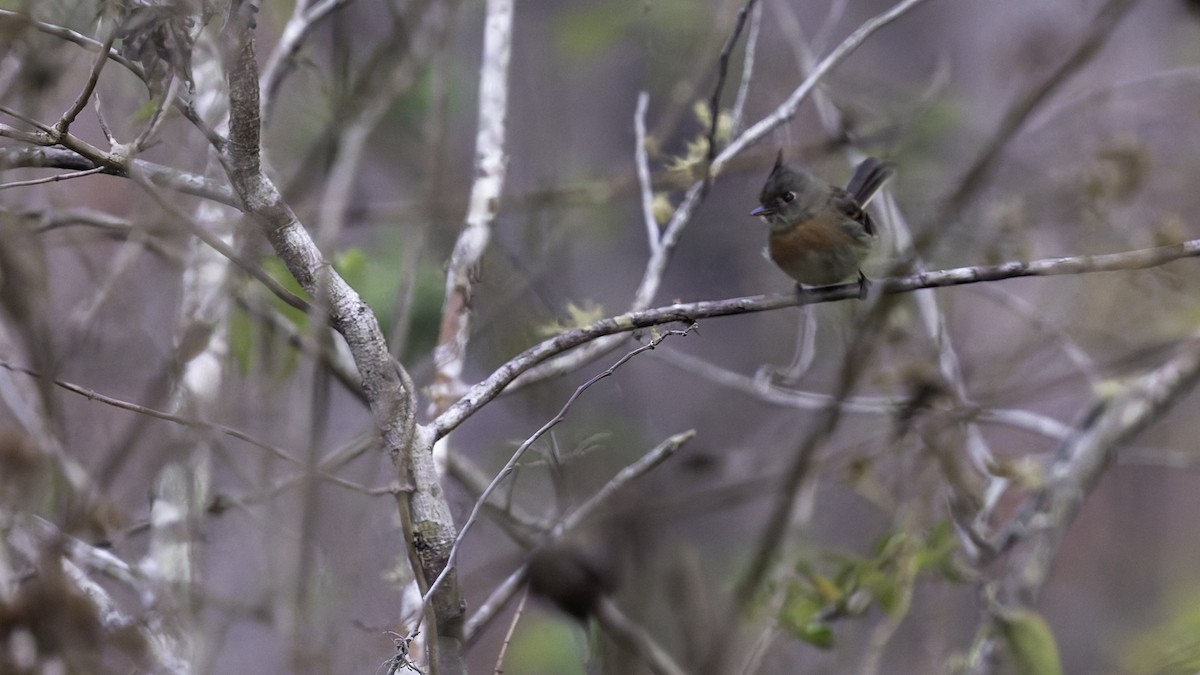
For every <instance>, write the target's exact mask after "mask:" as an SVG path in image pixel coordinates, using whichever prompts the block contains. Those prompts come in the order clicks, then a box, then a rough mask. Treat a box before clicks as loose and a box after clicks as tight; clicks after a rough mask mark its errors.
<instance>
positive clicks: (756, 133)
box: [712, 0, 925, 174]
mask: <svg viewBox="0 0 1200 675" xmlns="http://www.w3.org/2000/svg"><path fill="white" fill-rule="evenodd" d="M922 2H925V0H903V1H902V2H899V3H896V4H895V5H894V6H892V7H891V8H890V9H888V10H887V11H886V12H883V13H881V14H878V15H876V16H874V17H872V18H871V19H868V20H867V21H866V22H864V23H863V25H861V26H859V27H858V29H857V30H855V31H854V32H853V33H851V34H850V36H849V37H847V38H846V39H845V40H843V41H842V43H841V44H839V45H838V46H837V47H835V48H834V50H833V51H832V52H830V53H829V55H828V56H826V57H825V58H824V59H821V62H820V63H818V64H817V66H816V67H815V68H813V69H812V72H810V73H809V74H808V77H806V78H804V82H802V83H801V84H800V86H799V87H796V89H795V90H794V91H793V92H792V94H791V95H790V96H788V98H787V100H786V101H784V102H783V103H782V104H780V105H779V107H777V108H776V109H775V110H774V111H773V112H772V113H771V114H769V115H767V116H766V117H764V118H762V119H761V120H759V121H758V122H757V123H756V124H754V126H752V127H750V128H749V129H747V130H746V131H745V133H743V134H741V135H740V136H738V137H737V138H736V139H734V141H733V142H731V143H730V144H729V145H728V146H726V148H725V149H724V150H722V151H721V154H720V155H718V156H717V158H716V159H715V160H713V167H712V171H713V173H714V174H716V173H718V172H719V171H720V168H721V167H722V166H724V165H725V163H726V162H728V161H729V160H731V159H733V158H734V157H736V156H737V155H738V154H739V153H741V152H742V151H743V150H745V149H746V148H747V147H749V146H750V145H753V144H754V143H757V142H758V141H759V140H761V139H762V137H763V136H766V135H767V134H768V133H770V132H771V131H772V130H774V129H775V127H778V126H779V125H781V124H783V123H784V122H786V121H788V120H790V119H791V118H792V117H794V116H795V115H796V111H797V110H798V109H799V107H800V104H801V103H802V102H803V101H804V99H805V98H807V97H808V94H809V93H810V92H811V91H812V89H813V87H815V86H816V85H817V82H819V81H820V80H821V78H822V77H824V76H825V74H826V73H827V72H829V71H830V70H832V69H833V68H834V67H835V66H837V65H838V64H839V63H841V62H842V61H843V60H845V58H846V57H847V56H849V55H850V54H851V53H852V52H853V51H854V50H855V49H858V47H859V46H861V45H862V43H864V42H866V40H867V38H869V37H871V36H872V35H873V34H875V32H876V31H878V30H879V29H880V28H883V27H884V26H886V25H888V24H889V23H891V22H893V21H895V20H896V19H898V18H900V17H901V16H903V15H904V14H906V13H907V12H908V11H909V10H911V9H913V8H914V7H916V6H917V5H919V4H921V3H922Z"/></svg>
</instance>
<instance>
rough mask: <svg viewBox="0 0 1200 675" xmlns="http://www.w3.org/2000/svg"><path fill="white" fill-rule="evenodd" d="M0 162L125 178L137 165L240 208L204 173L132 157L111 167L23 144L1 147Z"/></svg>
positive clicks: (180, 187) (27, 138)
mask: <svg viewBox="0 0 1200 675" xmlns="http://www.w3.org/2000/svg"><path fill="white" fill-rule="evenodd" d="M5 129H9V130H12V131H15V132H16V133H17V134H20V136H10V137H13V138H18V140H21V141H24V142H26V143H30V144H34V145H38V144H40V143H41V141H42V140H43V139H41V138H40V137H38V136H36V135H34V134H28V133H26V132H20V131H17V130H14V129H12V128H11V127H5V126H4V125H0V136H4V135H8V134H5V133H4V130H5ZM0 165H2V166H5V167H9V168H17V167H20V168H31V169H36V168H55V169H73V170H78V171H87V170H89V169H95V168H98V167H99V168H100V173H104V174H108V175H111V176H123V177H127V176H128V173H129V170H130V169H131V168H137V169H138V170H139V171H141V172H143V173H144V174H145V175H146V177H147V178H148V179H149V180H150V181H151V182H152V183H154V184H155V185H159V186H162V187H166V188H170V189H172V190H175V191H177V192H181V193H183V194H187V195H192V196H194V197H201V198H203V199H211V200H212V201H215V202H220V203H222V204H225V205H227V206H232V207H234V208H241V203H240V202H239V201H238V197H237V195H235V194H234V193H233V190H231V189H230V188H229V186H228V185H221V184H218V183H216V182H215V181H211V180H209V179H207V178H205V177H204V176H200V175H198V174H194V173H189V172H187V171H181V170H179V169H174V168H171V167H167V166H163V165H161V164H155V163H154V162H147V161H145V160H141V159H134V160H131V161H130V162H129V163H128V165H125V166H113V165H111V164H107V163H104V162H97V161H94V160H93V159H91V158H89V157H84V156H82V155H80V154H79V153H77V152H75V151H73V150H69V149H67V148H58V147H25V148H0Z"/></svg>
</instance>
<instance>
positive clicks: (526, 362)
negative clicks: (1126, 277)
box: [432, 239, 1200, 438]
mask: <svg viewBox="0 0 1200 675" xmlns="http://www.w3.org/2000/svg"><path fill="white" fill-rule="evenodd" d="M1196 256H1200V239H1192V240H1189V241H1186V242H1183V243H1180V244H1173V245H1171V246H1160V247H1157V248H1147V249H1138V250H1133V251H1126V252H1123V253H1108V254H1103V255H1081V256H1070V257H1062V258H1043V259H1040V260H1032V261H1027V262H1026V261H1012V262H1007V263H1001V264H998V265H980V266H977V267H956V268H951V269H946V270H934V271H927V272H918V273H915V274H909V275H907V276H900V277H888V278H885V279H880V280H877V281H875V282H873V283H874V285H875V286H877V287H878V288H879V291H880V293H881V294H884V295H891V294H898V293H909V292H912V291H914V290H917V289H921V288H945V287H949V286H961V285H966V284H975V283H982V282H988V281H1000V280H1002V279H1015V278H1018V277H1031V276H1058V275H1066V274H1090V273H1095V272H1113V271H1118V270H1135V269H1146V268H1150V267H1158V266H1160V265H1165V264H1166V263H1169V262H1173V261H1175V260H1180V259H1183V258H1192V257H1196ZM851 298H858V283H857V282H855V283H850V284H841V285H838V286H824V287H821V288H814V289H806V290H805V291H804V292H803V293H796V294H786V295H783V294H776V295H755V296H747V297H742V298H730V299H728V300H709V301H701V302H690V303H678V304H673V305H667V306H664V307H657V308H654V309H647V310H642V311H638V312H629V313H626V314H621V315H619V316H615V317H610V318H607V319H601V320H599V321H596V322H594V323H592V324H591V325H589V326H586V327H584V328H578V329H575V330H570V331H566V332H564V333H560V334H558V335H556V336H554V337H552V338H549V339H547V340H544V341H543V342H540V343H538V344H536V345H534V346H532V347H530V348H528V349H526V350H525V351H523V352H521V353H520V354H518V355H517V356H515V357H513V358H512V359H510V360H509V361H508V362H507V363H505V364H503V365H502V366H500V367H499V368H497V369H496V370H495V371H494V372H492V374H491V375H489V376H488V377H487V378H485V379H484V380H482V381H481V382H479V383H478V384H476V385H475V386H473V387H471V389H470V390H468V391H467V393H466V394H464V395H463V397H462V398H461V399H460V400H459V401H458V402H457V403H455V404H454V405H452V406H450V407H449V408H448V409H447V410H446V411H445V412H444V413H442V414H441V415H439V416H438V417H437V419H436V420H434V422H433V425H432V426H433V433H434V435H435V437H437V438H440V437H442V436H444V435H445V434H447V433H449V432H450V431H451V430H452V429H454V428H456V427H457V426H458V425H460V424H462V423H463V421H464V420H466V418H468V417H470V416H471V415H473V414H474V413H475V412H476V411H477V410H478V409H479V408H481V407H482V406H483V405H485V404H486V403H487V402H488V401H490V400H492V399H493V398H495V397H496V396H497V395H499V394H500V392H502V391H504V389H505V388H506V387H507V386H508V385H509V384H510V383H512V382H513V380H515V379H517V377H518V376H519V375H521V374H522V373H524V372H526V371H528V370H530V369H532V368H533V367H534V366H536V365H538V364H539V363H542V362H543V361H546V360H547V359H549V358H551V357H553V356H555V355H557V354H561V353H563V352H565V351H567V350H569V349H572V348H574V347H578V346H580V345H583V344H586V343H588V342H592V341H594V340H596V339H598V338H601V337H604V336H607V335H615V334H619V333H628V332H630V331H634V330H637V329H639V328H648V327H650V326H659V325H663V324H668V323H673V322H686V323H691V322H695V321H698V320H700V319H707V318H712V317H718V316H732V315H737V314H748V313H753V312H766V311H771V310H776V309H781V308H783V307H794V306H799V305H806V304H813V303H820V302H834V301H837V300H848V299H851Z"/></svg>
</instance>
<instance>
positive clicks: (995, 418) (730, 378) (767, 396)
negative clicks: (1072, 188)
mask: <svg viewBox="0 0 1200 675" xmlns="http://www.w3.org/2000/svg"><path fill="white" fill-rule="evenodd" d="M654 356H655V357H656V358H658V359H660V360H662V361H665V362H666V363H669V364H671V365H673V366H675V367H677V368H679V369H681V370H684V371H686V372H688V373H691V374H693V375H696V376H697V377H701V378H704V379H705V380H708V381H709V382H712V383H713V384H717V385H719V386H722V387H727V388H729V389H733V390H735V391H739V392H741V393H743V394H746V395H747V396H751V397H753V398H756V399H758V400H760V401H762V402H764V403H768V404H770V405H775V406H780V407H785V408H794V409H798V410H820V409H822V408H824V407H825V406H827V405H829V403H830V402H831V401H832V400H833V396H831V395H829V394H822V393H818V392H812V391H802V390H798V389H785V388H782V387H779V386H776V385H773V384H771V383H770V382H766V381H763V380H760V379H758V378H754V377H750V376H748V375H742V374H741V373H735V372H733V371H731V370H726V369H725V368H721V367H720V366H717V365H716V364H713V363H709V362H707V361H704V360H703V359H699V358H696V357H695V356H691V355H689V354H686V353H684V352H680V351H676V350H667V351H656V352H655V353H654ZM840 405H841V406H842V409H843V411H844V412H848V413H859V414H867V415H895V414H897V413H899V412H900V410H901V408H902V407H903V406H904V405H905V401H904V400H902V399H896V398H892V397H888V396H848V397H846V398H845V399H844V400H842V401H841V403H840ZM962 417H969V418H970V419H972V420H975V421H977V422H989V423H992V424H1002V425H1004V426H1007V427H1011V428H1013V429H1021V430H1022V431H1029V432H1031V433H1035V434H1038V435H1041V436H1045V437H1047V438H1051V439H1054V440H1059V441H1060V440H1062V439H1063V438H1065V437H1066V435H1067V433H1068V432H1069V431H1070V429H1069V427H1067V426H1066V425H1065V424H1063V423H1062V422H1059V421H1058V420H1056V419H1054V418H1052V417H1048V416H1046V415H1042V414H1039V413H1035V412H1030V411H1028V410H1019V409H1014V408H983V407H970V408H968V409H967V410H966V411H964V413H963V415H962Z"/></svg>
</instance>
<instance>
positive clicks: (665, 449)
mask: <svg viewBox="0 0 1200 675" xmlns="http://www.w3.org/2000/svg"><path fill="white" fill-rule="evenodd" d="M695 435H696V431H695V430H694V429H692V430H688V431H684V432H682V433H678V434H675V435H674V436H671V437H670V438H668V439H666V440H665V441H663V442H662V443H659V444H658V445H657V446H655V447H654V448H653V449H651V450H650V451H649V452H647V453H646V454H645V455H642V456H641V457H640V458H638V459H637V461H635V462H634V463H633V464H630V465H629V466H626V467H625V468H624V469H621V470H620V471H618V472H617V475H615V476H613V478H612V480H610V481H608V482H607V483H605V484H604V486H603V487H601V488H600V489H599V490H597V491H596V493H595V494H593V495H592V496H591V497H590V498H589V499H588V500H587V501H586V502H584V503H583V504H581V505H580V506H579V508H577V509H575V510H574V511H572V512H571V513H570V514H569V515H568V516H567V517H565V518H563V519H562V521H560V522H559V523H558V524H557V525H555V526H554V527H553V528H552V529H551V531H550V533H549V539H548V541H550V542H552V541H557V540H559V539H562V538H563V537H564V536H565V535H567V534H568V533H570V532H571V531H572V530H574V529H575V528H576V527H578V526H579V525H580V523H583V522H584V521H585V520H587V519H588V518H589V517H591V516H592V515H593V514H595V513H596V512H597V511H599V510H600V508H601V507H602V506H604V504H605V503H606V502H608V501H609V500H610V499H612V497H613V496H614V495H616V494H617V493H618V492H620V490H621V489H622V488H624V487H625V486H626V485H629V484H630V483H633V482H634V481H635V480H637V479H638V478H640V477H642V476H644V475H646V474H647V473H649V472H650V471H651V470H653V469H654V467H656V466H658V465H659V464H662V463H663V462H665V461H666V460H667V459H669V458H670V457H671V455H673V454H675V451H676V450H678V449H679V448H680V446H682V445H683V444H684V443H686V442H688V441H689V440H691V439H692V437H694V436H695ZM528 568H529V565H528V564H524V565H521V567H519V568H518V569H517V570H516V571H515V572H513V573H512V574H511V575H510V576H509V577H508V578H507V579H505V581H504V582H503V583H502V584H501V585H500V586H498V587H497V588H496V589H495V590H494V591H493V592H492V594H491V595H490V596H488V599H487V600H486V601H484V603H483V604H482V605H480V606H479V609H478V610H476V612H475V614H473V615H472V616H471V618H470V620H468V621H467V628H466V631H465V633H466V640H467V642H470V641H472V640H474V639H475V638H476V637H477V636H478V635H479V631H481V630H483V629H484V628H485V627H487V625H488V624H489V623H490V622H491V621H492V619H494V618H495V616H496V613H497V612H499V611H500V609H501V608H502V607H504V606H505V605H506V604H508V601H509V600H510V599H512V596H513V595H514V594H515V593H516V592H517V589H519V588H520V587H521V584H522V583H524V581H525V574H526V572H527V571H528Z"/></svg>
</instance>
